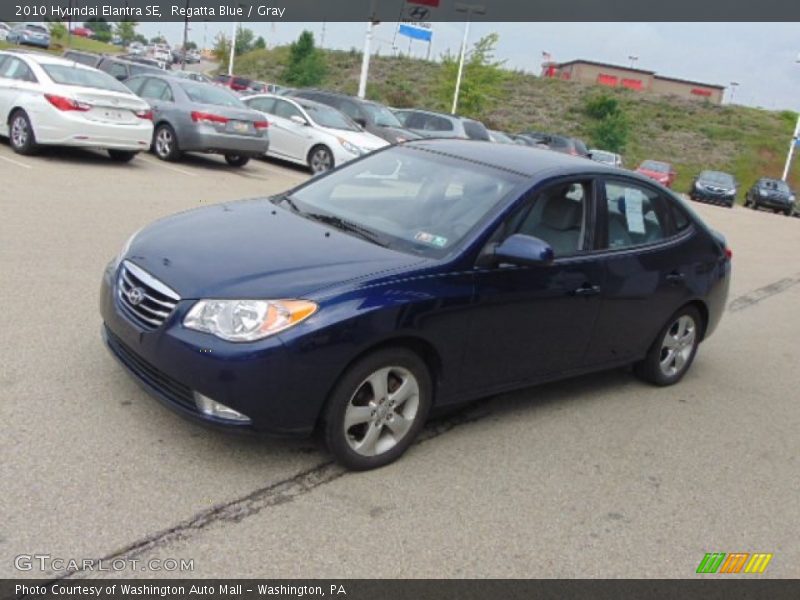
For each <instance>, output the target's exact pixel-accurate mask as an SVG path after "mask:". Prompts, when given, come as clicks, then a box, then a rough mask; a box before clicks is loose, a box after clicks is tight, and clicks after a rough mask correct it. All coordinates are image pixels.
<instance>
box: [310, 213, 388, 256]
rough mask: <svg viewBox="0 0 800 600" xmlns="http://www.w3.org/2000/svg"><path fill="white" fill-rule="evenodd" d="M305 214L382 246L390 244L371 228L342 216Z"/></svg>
mask: <svg viewBox="0 0 800 600" xmlns="http://www.w3.org/2000/svg"><path fill="white" fill-rule="evenodd" d="M304 216H305V217H308V218H309V219H313V220H314V221H319V222H320V223H325V224H326V225H330V226H331V227H335V228H336V229H340V230H341V231H346V232H348V233H353V234H355V235H357V236H358V237H360V238H361V239H364V240H367V241H368V242H372V243H373V244H376V245H378V246H382V247H384V248H386V247H387V246H388V244H386V243H385V242H382V241H381V240H380V239H379V238H378V236H376V235H375V234H374V233H372V232H371V231H370V230H369V229H366V228H364V227H361V226H360V225H358V224H356V223H353V222H351V221H347V220H345V219H342V218H341V217H336V216H334V215H323V214H321V213H305V215H304Z"/></svg>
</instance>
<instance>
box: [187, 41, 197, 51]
mask: <svg viewBox="0 0 800 600" xmlns="http://www.w3.org/2000/svg"><path fill="white" fill-rule="evenodd" d="M186 49H187V50H197V44H196V43H195V42H193V41H191V40H189V41H187V42H186Z"/></svg>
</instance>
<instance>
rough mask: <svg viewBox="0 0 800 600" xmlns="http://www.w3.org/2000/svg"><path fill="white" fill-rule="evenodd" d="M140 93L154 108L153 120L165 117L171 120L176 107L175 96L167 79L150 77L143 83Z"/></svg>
mask: <svg viewBox="0 0 800 600" xmlns="http://www.w3.org/2000/svg"><path fill="white" fill-rule="evenodd" d="M139 95H140V96H141V97H142V98H144V99H145V100H147V103H148V104H150V108H152V109H153V120H154V121H155V122H156V123H157V122H158V121H160V120H164V119H167V120H169V117H170V116H171V113H172V111H173V109H174V108H175V96H174V95H173V93H172V89H171V88H170V86H169V84H168V83H167V82H166V81H164V80H163V79H157V78H155V77H148V78H147V80H146V81H145V83H144V84H142V87H141V88H140V90H139ZM173 126H174V124H173Z"/></svg>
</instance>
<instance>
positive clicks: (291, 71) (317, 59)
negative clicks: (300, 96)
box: [283, 31, 327, 87]
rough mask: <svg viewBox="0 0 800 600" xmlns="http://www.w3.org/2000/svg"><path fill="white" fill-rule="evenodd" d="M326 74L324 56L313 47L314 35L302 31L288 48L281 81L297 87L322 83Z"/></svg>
mask: <svg viewBox="0 0 800 600" xmlns="http://www.w3.org/2000/svg"><path fill="white" fill-rule="evenodd" d="M326 72H327V65H326V64H325V56H324V55H323V53H322V52H321V51H320V50H319V48H317V47H316V46H315V45H314V34H313V33H311V32H310V31H303V33H301V34H300V37H299V38H297V41H295V42H292V44H291V46H290V47H289V63H288V64H287V65H286V68H285V69H284V71H283V81H285V82H286V83H288V84H290V85H296V86H298V87H309V86H315V85H319V84H320V83H322V81H323V80H324V79H325V74H326Z"/></svg>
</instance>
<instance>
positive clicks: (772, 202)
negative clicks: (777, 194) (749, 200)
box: [755, 196, 794, 210]
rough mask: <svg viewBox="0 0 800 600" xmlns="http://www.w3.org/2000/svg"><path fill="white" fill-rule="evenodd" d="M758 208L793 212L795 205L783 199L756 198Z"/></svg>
mask: <svg viewBox="0 0 800 600" xmlns="http://www.w3.org/2000/svg"><path fill="white" fill-rule="evenodd" d="M755 202H756V205H757V206H763V207H764V208H772V209H774V210H793V209H794V203H793V202H789V201H788V200H784V199H783V198H770V197H769V196H767V197H764V196H755Z"/></svg>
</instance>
